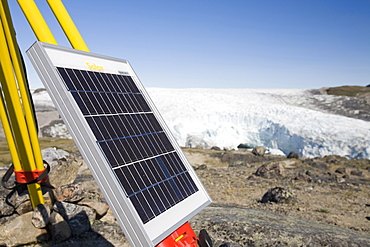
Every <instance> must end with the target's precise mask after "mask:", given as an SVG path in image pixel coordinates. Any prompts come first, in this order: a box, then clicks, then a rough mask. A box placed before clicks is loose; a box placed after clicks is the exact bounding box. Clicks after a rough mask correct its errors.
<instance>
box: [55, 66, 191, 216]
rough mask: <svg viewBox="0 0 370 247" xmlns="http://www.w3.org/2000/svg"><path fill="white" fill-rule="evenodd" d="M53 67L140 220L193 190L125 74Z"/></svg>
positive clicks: (148, 107)
mask: <svg viewBox="0 0 370 247" xmlns="http://www.w3.org/2000/svg"><path fill="white" fill-rule="evenodd" d="M57 69H58V71H59V74H60V75H61V77H62V78H63V80H64V83H65V85H66V87H67V88H68V90H69V92H70V93H71V95H72V96H73V98H74V99H75V101H76V103H77V105H78V106H79V108H80V110H81V112H82V114H83V115H84V118H85V119H86V122H87V124H88V125H89V126H90V128H91V131H92V133H93V134H94V136H95V138H96V140H97V141H96V144H97V145H98V147H99V148H100V150H101V151H102V153H103V155H104V156H105V158H106V160H107V162H108V164H109V165H110V167H111V168H112V170H113V172H114V173H115V175H116V177H117V179H118V181H119V183H120V184H121V186H122V188H123V190H124V192H125V196H126V197H127V198H129V200H130V201H131V202H132V204H133V206H134V207H135V209H136V212H137V213H138V215H139V217H140V218H141V220H142V221H143V223H146V222H148V221H150V220H151V219H153V218H155V217H156V216H158V215H160V214H161V213H163V212H164V211H166V210H168V209H169V208H171V207H173V206H174V205H176V204H177V203H179V202H180V201H182V200H184V199H185V198H187V197H189V196H190V195H192V194H194V193H195V192H196V191H198V188H197V186H196V185H195V183H194V181H193V179H192V178H191V176H190V174H189V172H188V170H187V169H186V167H185V165H184V164H183V162H182V160H181V158H180V157H179V156H178V154H177V152H176V151H175V149H174V147H173V146H172V144H171V142H170V140H169V138H168V137H167V135H166V133H165V132H164V130H163V129H162V127H161V125H160V123H159V122H158V120H157V118H156V116H155V115H154V113H153V112H152V110H151V108H150V106H149V104H148V103H147V101H146V100H145V98H144V96H143V95H142V93H141V92H140V90H139V89H138V87H137V85H136V84H135V82H134V81H133V79H132V78H131V77H130V76H127V75H118V74H109V73H102V72H96V71H86V70H77V69H69V68H57Z"/></svg>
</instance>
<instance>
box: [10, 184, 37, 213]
mask: <svg viewBox="0 0 370 247" xmlns="http://www.w3.org/2000/svg"><path fill="white" fill-rule="evenodd" d="M9 203H10V204H11V205H12V206H13V207H14V208H15V211H16V212H17V214H19V215H21V214H25V213H28V212H31V211H33V208H32V204H31V201H30V196H29V194H28V191H27V190H23V191H22V190H21V189H18V190H14V191H12V192H11V193H10V195H9Z"/></svg>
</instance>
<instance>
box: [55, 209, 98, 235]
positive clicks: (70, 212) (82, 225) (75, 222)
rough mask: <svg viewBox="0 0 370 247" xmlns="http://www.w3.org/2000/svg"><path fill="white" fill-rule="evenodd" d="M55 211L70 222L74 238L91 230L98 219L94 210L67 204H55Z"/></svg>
mask: <svg viewBox="0 0 370 247" xmlns="http://www.w3.org/2000/svg"><path fill="white" fill-rule="evenodd" d="M54 210H55V211H56V212H58V213H59V214H60V215H61V216H62V217H63V218H64V219H65V220H66V221H67V222H68V225H69V227H70V228H71V231H72V235H74V236H78V235H80V234H82V233H84V232H86V231H87V230H89V229H90V227H91V224H90V223H92V222H94V220H95V217H96V214H95V212H94V210H93V209H91V208H89V207H86V206H79V205H76V204H72V203H67V202H55V204H54Z"/></svg>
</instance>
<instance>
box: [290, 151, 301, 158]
mask: <svg viewBox="0 0 370 247" xmlns="http://www.w3.org/2000/svg"><path fill="white" fill-rule="evenodd" d="M287 158H288V159H299V158H300V157H299V154H297V153H295V152H290V153H289V154H288V156H287Z"/></svg>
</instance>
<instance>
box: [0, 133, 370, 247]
mask: <svg viewBox="0 0 370 247" xmlns="http://www.w3.org/2000/svg"><path fill="white" fill-rule="evenodd" d="M50 141H51V140H49V139H48V144H49V145H50V144H52V142H51V143H50ZM55 143H56V144H57V146H62V147H63V148H66V147H69V148H68V150H69V152H71V156H68V157H67V158H62V159H61V160H59V161H58V162H56V163H55V164H54V165H53V166H52V170H54V171H56V170H58V171H57V172H54V174H52V173H51V175H50V176H51V179H50V180H51V183H53V181H54V184H55V185H56V186H55V187H57V188H56V189H54V190H53V191H52V194H53V195H54V197H55V199H56V202H55V203H54V206H51V208H52V209H51V211H52V212H53V213H52V215H53V217H52V218H53V221H52V222H51V223H48V225H47V226H46V227H44V228H42V229H38V230H39V231H36V232H35V233H30V234H34V236H31V238H29V237H30V236H29V235H27V234H23V235H25V237H26V236H27V237H28V238H27V240H26V238H25V240H23V242H16V240H14V241H15V242H10V238H12V236H13V235H16V236H19V235H17V234H19V232H29V230H22V228H20V225H21V223H20V222H23V223H25V222H26V223H27V222H30V221H31V218H32V213H31V211H32V209H31V208H30V207H29V202H28V204H27V203H26V202H27V197H24V196H25V195H19V196H17V197H14V196H12V197H9V198H10V201H11V202H13V203H14V204H16V205H17V206H16V208H15V212H13V213H11V211H12V209H11V208H9V205H8V204H7V203H6V200H5V199H4V197H1V198H3V199H1V200H0V204H1V205H2V206H1V210H0V246H38V247H41V246H58V247H60V246H128V243H127V241H126V239H125V237H124V235H123V234H122V231H121V230H120V228H119V226H118V225H117V223H116V221H115V219H114V217H113V215H112V214H111V212H110V210H109V208H108V207H107V205H106V203H105V200H104V197H103V196H102V194H101V193H100V191H99V189H98V187H97V185H96V184H95V182H94V180H93V178H92V176H91V174H90V172H89V170H88V169H87V167H86V165H85V164H84V162H83V160H82V158H81V157H80V155H79V153H78V152H76V151H75V150H76V148H75V147H74V145H73V142H72V141H71V140H65V141H63V142H61V141H60V140H59V139H55ZM68 143H70V144H68ZM214 149H215V150H202V149H184V152H185V154H186V156H187V158H188V159H189V161H190V163H191V164H192V165H193V167H194V169H195V170H196V172H197V174H198V176H199V177H200V179H201V180H202V182H203V184H204V186H205V187H206V189H207V191H208V192H209V194H210V196H211V197H212V199H213V203H212V204H211V205H210V206H209V207H207V208H206V209H204V210H203V211H202V212H200V213H199V214H198V215H196V216H195V217H194V218H192V219H191V221H190V222H191V224H192V226H193V228H194V230H195V231H196V232H197V231H199V230H200V229H202V228H204V229H206V230H207V231H208V233H209V234H210V236H211V238H212V240H213V243H214V246H215V247H220V246H222V247H225V246H234V247H236V246H370V201H369V199H370V160H365V159H363V160H348V159H346V158H343V157H339V156H327V157H324V158H314V159H303V158H300V157H298V156H297V155H294V154H291V155H290V156H289V157H290V158H287V157H283V156H273V155H267V154H266V155H263V156H260V155H258V152H255V153H256V154H253V153H252V152H250V151H247V150H238V151H235V150H234V151H225V150H218V149H217V148H214ZM63 167H67V168H68V170H73V171H74V172H71V173H73V174H71V176H67V173H66V170H64V169H65V168H63ZM4 172H5V170H4V169H2V170H1V171H0V173H1V174H3V173H4ZM60 174H64V175H63V176H59V175H60ZM60 177H63V179H60ZM67 177H68V178H67ZM66 180H68V181H66ZM72 181H73V182H72ZM268 191H269V193H266V192H268ZM7 193H9V192H6V191H5V190H3V189H1V195H2V196H4V195H5V194H7ZM48 193H51V192H50V191H49V192H48ZM9 198H8V199H9ZM27 205H28V206H27ZM61 206H63V207H65V208H71V211H74V212H79V213H78V214H77V215H73V216H70V215H63V213H62V212H60V210H59V209H58V208H60V207H61ZM67 211H68V210H67ZM58 215H62V216H60V217H59V216H58ZM57 216H58V217H59V218H60V219H59V221H58V220H57V219H58V217H57ZM76 219H78V220H79V221H77V222H78V224H77V225H78V231H76V230H73V229H76V228H75V227H76ZM53 222H58V223H57V224H55V223H53ZM62 222H67V223H63V224H64V228H62V229H60V228H58V227H60V226H62V225H63V224H62ZM83 222H85V223H83ZM15 225H17V227H19V228H18V229H15V230H14V231H13V232H11V229H10V228H14V226H15ZM28 225H30V224H28ZM82 226H83V227H82ZM28 227H30V229H33V228H34V227H33V226H32V225H31V226H28ZM27 229H28V228H27ZM56 229H57V230H56ZM77 233H78V234H77ZM30 239H31V240H30ZM27 241H28V242H27ZM2 244H3V245H2Z"/></svg>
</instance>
